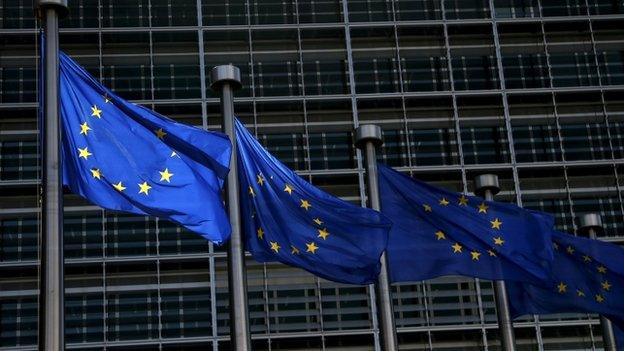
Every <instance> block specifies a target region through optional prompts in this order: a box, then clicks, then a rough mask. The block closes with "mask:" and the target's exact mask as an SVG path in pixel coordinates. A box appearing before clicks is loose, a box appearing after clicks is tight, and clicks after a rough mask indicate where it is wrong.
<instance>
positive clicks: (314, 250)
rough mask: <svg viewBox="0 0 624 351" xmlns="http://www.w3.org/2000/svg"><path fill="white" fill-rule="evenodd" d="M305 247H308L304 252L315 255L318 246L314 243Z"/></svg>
mask: <svg viewBox="0 0 624 351" xmlns="http://www.w3.org/2000/svg"><path fill="white" fill-rule="evenodd" d="M306 246H307V247H308V249H307V250H306V252H311V253H316V250H318V246H316V244H315V243H314V242H311V243H309V244H306Z"/></svg>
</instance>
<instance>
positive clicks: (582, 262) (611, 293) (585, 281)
mask: <svg viewBox="0 0 624 351" xmlns="http://www.w3.org/2000/svg"><path fill="white" fill-rule="evenodd" d="M551 246H552V247H553V248H554V253H555V259H554V261H553V264H552V270H553V275H554V277H555V280H554V281H553V283H552V284H551V285H550V286H548V287H537V286H533V285H530V284H519V283H513V284H508V286H507V290H508V294H509V301H510V310H511V313H512V316H513V317H514V318H515V317H518V316H521V315H524V314H549V313H564V312H581V313H598V314H603V315H605V316H607V317H608V318H609V319H611V320H612V322H613V323H614V324H618V325H620V327H624V323H622V321H624V249H622V248H621V247H619V246H617V245H614V244H610V243H606V242H602V241H599V240H591V239H587V238H581V237H575V236H572V235H569V234H565V233H559V232H553V234H552V243H551Z"/></svg>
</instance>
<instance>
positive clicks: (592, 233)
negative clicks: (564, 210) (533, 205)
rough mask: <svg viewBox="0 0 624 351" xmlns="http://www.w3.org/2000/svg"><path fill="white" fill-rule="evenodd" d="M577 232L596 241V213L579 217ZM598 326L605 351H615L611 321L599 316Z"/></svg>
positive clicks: (599, 224) (600, 221)
mask: <svg viewBox="0 0 624 351" xmlns="http://www.w3.org/2000/svg"><path fill="white" fill-rule="evenodd" d="M579 224H580V226H579V231H581V233H587V235H588V236H589V238H590V239H593V240H596V234H597V232H598V231H599V230H602V229H603V227H602V219H601V218H600V215H599V214H597V213H586V214H583V215H581V216H579ZM600 325H601V326H602V340H603V342H604V349H605V351H615V350H616V349H615V345H616V344H615V334H614V332H613V325H612V324H611V321H610V320H608V319H607V318H605V317H604V316H602V315H601V316H600Z"/></svg>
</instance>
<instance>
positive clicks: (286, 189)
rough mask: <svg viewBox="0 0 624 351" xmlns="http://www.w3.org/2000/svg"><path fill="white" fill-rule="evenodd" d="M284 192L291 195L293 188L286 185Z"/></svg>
mask: <svg viewBox="0 0 624 351" xmlns="http://www.w3.org/2000/svg"><path fill="white" fill-rule="evenodd" d="M284 191H285V192H287V193H288V195H292V191H293V188H292V187H291V186H290V185H288V184H286V185H285V186H284Z"/></svg>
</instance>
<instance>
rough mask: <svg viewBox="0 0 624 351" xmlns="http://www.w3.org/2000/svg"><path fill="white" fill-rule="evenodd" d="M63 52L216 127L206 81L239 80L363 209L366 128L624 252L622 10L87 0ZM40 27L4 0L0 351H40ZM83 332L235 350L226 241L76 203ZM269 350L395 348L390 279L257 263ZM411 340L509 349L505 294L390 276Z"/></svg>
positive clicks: (552, 2)
mask: <svg viewBox="0 0 624 351" xmlns="http://www.w3.org/2000/svg"><path fill="white" fill-rule="evenodd" d="M69 10H70V16H69V18H67V19H65V20H63V21H62V23H61V25H62V29H61V34H60V42H61V47H62V49H63V50H64V51H66V52H67V53H69V54H70V55H72V57H74V58H75V59H76V60H77V61H78V62H80V63H81V64H82V65H83V66H85V67H86V68H87V69H88V70H89V71H90V72H91V73H92V74H93V75H94V76H95V77H99V78H100V79H101V80H102V81H103V82H104V84H106V85H107V86H109V87H110V88H112V89H113V90H114V91H116V92H117V93H118V94H120V95H121V96H122V97H124V98H126V99H129V100H132V101H134V102H137V103H140V104H143V105H145V106H147V107H150V108H153V109H155V110H156V111H158V112H161V113H163V114H165V115H167V116H170V117H172V118H174V119H176V120H179V121H182V122H185V123H189V124H193V125H197V126H200V127H204V128H209V129H219V128H220V117H219V103H218V99H217V97H216V96H215V94H214V93H213V92H212V91H211V90H210V82H209V81H208V79H207V76H208V74H207V73H208V72H209V71H210V69H211V68H212V67H213V66H215V65H219V64H226V63H232V64H235V65H237V66H238V67H240V69H241V71H242V73H243V85H244V87H243V89H242V90H240V91H239V92H238V93H237V95H236V97H237V98H236V102H235V109H236V112H237V114H238V115H239V116H240V117H241V119H242V120H243V121H244V122H245V123H246V124H247V126H248V127H249V128H250V129H251V130H252V131H253V132H254V133H256V135H257V137H258V138H259V139H260V140H261V142H262V143H263V144H264V145H265V146H266V147H267V148H268V149H269V150H270V151H271V152H272V153H273V154H274V155H276V156H277V157H279V158H280V159H281V160H282V161H283V162H285V163H286V164H287V165H288V166H290V167H291V168H294V169H296V170H298V171H299V172H300V174H301V175H302V176H303V177H305V178H306V179H308V180H310V181H311V182H312V183H314V184H316V185H318V186H320V187H322V188H324V189H325V190H327V191H329V192H331V193H332V194H335V195H337V196H340V197H342V198H344V199H347V200H349V201H352V202H354V203H357V204H364V203H365V201H366V188H365V183H364V169H363V167H362V158H361V157H360V154H359V152H358V151H357V150H356V149H355V148H354V146H353V135H352V131H353V128H354V127H355V126H357V125H358V124H360V123H377V124H380V125H381V126H382V128H383V131H384V141H385V144H384V146H383V147H382V149H381V150H380V159H381V160H382V161H384V162H386V163H387V164H389V165H391V166H393V167H397V168H398V169H400V170H402V171H405V172H409V173H410V174H412V175H414V176H416V177H418V178H420V179H422V180H425V181H429V182H432V183H434V184H437V185H441V186H444V187H447V188H449V189H452V190H455V191H464V192H472V190H473V184H472V178H473V177H474V176H475V175H478V174H482V173H485V172H488V173H495V174H498V175H499V177H500V179H501V183H502V188H503V189H502V192H501V193H500V194H499V195H498V196H497V199H498V200H500V201H508V202H515V203H518V204H519V205H522V206H524V207H527V208H532V209H538V210H543V211H547V212H550V213H553V214H554V215H555V216H556V219H557V226H558V228H559V229H560V230H563V231H568V232H574V231H575V230H576V224H575V221H574V218H575V216H576V215H577V214H579V213H585V212H593V211H596V212H599V213H601V215H602V218H603V221H604V223H605V227H606V228H605V231H604V233H601V235H602V239H605V240H611V241H618V240H624V233H623V229H624V228H623V227H624V217H623V216H624V209H623V203H622V191H623V190H624V189H623V188H622V184H621V183H620V179H621V178H622V176H624V174H623V172H624V168H623V164H624V3H623V2H622V1H621V0H175V1H174V0H124V1H113V0H70V1H69ZM36 35H37V23H36V21H35V19H34V16H33V4H32V1H28V0H4V1H0V350H14V349H19V350H35V349H36V342H37V295H38V282H37V279H38V274H39V268H38V261H37V259H38V240H39V239H38V235H39V232H40V228H39V226H38V220H39V216H40V208H39V207H38V206H39V204H38V200H37V194H38V192H39V186H38V184H39V179H40V176H41V170H40V167H39V161H38V154H37V148H38V143H37V92H36V87H37V63H38V57H37V50H38V47H37V45H38V44H37V36H36ZM64 235H65V236H64V240H65V262H66V264H65V279H66V282H65V285H66V340H67V342H68V349H75V350H101V349H106V350H174V349H175V350H200V349H201V350H206V349H210V348H212V349H213V350H228V349H229V347H230V343H229V341H228V340H229V321H228V318H229V316H228V287H227V267H226V265H227V262H226V261H227V260H226V257H225V249H224V248H221V247H217V246H213V245H211V244H209V243H207V242H206V241H205V240H203V239H202V238H201V237H199V236H196V235H194V234H192V233H189V232H187V231H184V230H182V229H181V228H180V227H178V226H175V225H172V224H171V223H168V222H165V221H160V220H158V219H155V218H148V217H140V216H132V215H126V214H121V213H114V212H110V211H104V210H102V209H100V208H98V207H95V206H92V205H90V204H89V203H87V202H86V201H84V200H82V199H80V198H78V197H76V196H74V195H72V194H69V193H67V194H66V195H65V234H64ZM247 277H248V287H249V288H248V289H249V306H250V313H251V319H250V324H251V330H252V332H253V336H252V338H253V346H254V349H257V350H379V347H378V346H377V341H378V333H377V324H378V322H377V318H376V316H375V313H374V312H373V311H374V309H375V302H374V296H372V295H371V294H372V292H373V289H372V288H371V287H367V286H348V285H341V284H336V283H332V282H328V281H324V280H320V279H318V278H316V277H314V276H312V275H310V274H308V273H306V272H304V271H301V270H299V269H295V268H290V267H286V266H284V265H280V264H259V263H256V262H254V261H253V259H251V258H250V257H249V258H248V260H247ZM392 290H393V294H394V310H395V316H396V325H397V332H398V339H399V344H400V348H401V350H430V349H433V350H459V349H461V350H499V349H500V346H499V334H498V331H497V326H496V314H495V306H494V301H493V289H492V283H491V282H489V281H483V280H475V279H470V278H459V277H445V278H440V279H435V280H430V281H424V282H415V283H411V284H395V285H393V289H392ZM515 332H516V339H517V344H518V350H594V349H600V348H601V347H602V338H601V329H600V326H599V321H598V319H597V316H595V315H578V314H561V315H549V316H541V317H539V318H536V317H525V318H522V319H519V320H517V321H516V324H515Z"/></svg>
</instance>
